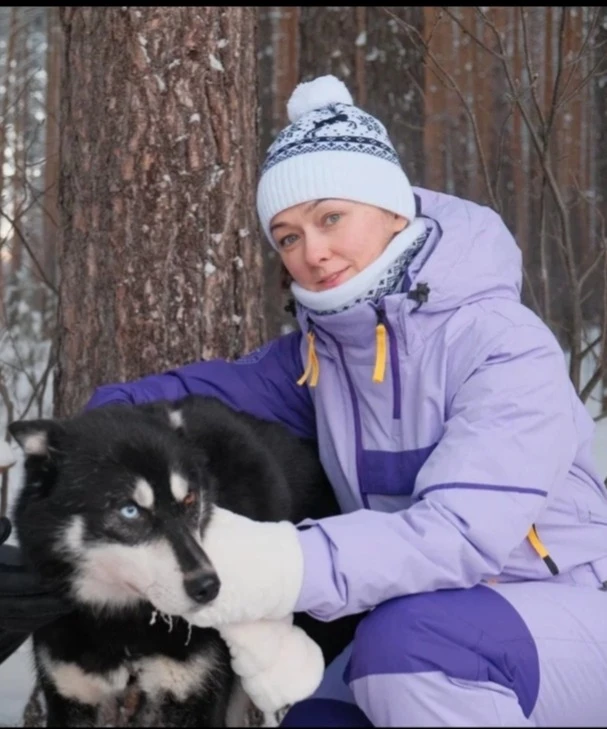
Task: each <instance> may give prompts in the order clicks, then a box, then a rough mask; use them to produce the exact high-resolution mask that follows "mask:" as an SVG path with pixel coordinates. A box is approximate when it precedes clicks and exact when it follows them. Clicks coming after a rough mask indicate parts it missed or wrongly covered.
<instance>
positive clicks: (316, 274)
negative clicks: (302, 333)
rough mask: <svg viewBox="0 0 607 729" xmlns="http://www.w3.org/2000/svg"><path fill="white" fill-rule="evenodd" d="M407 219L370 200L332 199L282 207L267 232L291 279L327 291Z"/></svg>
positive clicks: (359, 266) (369, 259) (380, 248)
mask: <svg viewBox="0 0 607 729" xmlns="http://www.w3.org/2000/svg"><path fill="white" fill-rule="evenodd" d="M407 224H408V221H407V219H406V218H404V217H403V216H402V215H397V214H396V213H390V212H388V211H387V210H382V209H381V208H377V207H375V206H373V205H366V204H364V203H358V202H352V201H350V200H339V199H333V198H331V199H324V200H314V201H312V202H306V203H301V204H300V205H294V206H293V207H292V208H287V210H283V211H282V212H280V213H278V214H277V215H275V216H274V218H273V219H272V221H271V224H270V231H271V233H272V237H273V238H274V241H275V242H276V247H277V248H278V252H279V253H280V257H281V259H282V262H283V263H284V265H285V267H286V269H287V271H288V272H289V273H290V274H291V276H292V277H293V279H294V280H295V282H296V283H298V284H299V285H300V286H301V287H302V288H304V289H307V290H308V291H326V290H327V289H331V288H334V287H336V286H339V285H340V284H342V283H344V282H345V281H347V280H348V279H350V278H352V277H353V276H356V274H357V273H360V271H362V270H363V269H364V268H366V267H367V266H368V265H369V264H370V263H372V262H373V261H374V260H375V259H376V258H378V257H379V256H380V255H381V253H383V251H384V249H385V248H386V246H387V245H388V243H389V242H390V241H391V240H392V238H393V237H394V236H395V235H396V233H399V232H400V231H401V230H403V229H404V228H405V227H406V226H407Z"/></svg>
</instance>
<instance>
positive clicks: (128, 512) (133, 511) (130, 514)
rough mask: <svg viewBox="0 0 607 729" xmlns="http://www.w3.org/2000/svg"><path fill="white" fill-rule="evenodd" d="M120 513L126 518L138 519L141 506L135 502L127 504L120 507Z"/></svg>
mask: <svg viewBox="0 0 607 729" xmlns="http://www.w3.org/2000/svg"><path fill="white" fill-rule="evenodd" d="M120 513H121V514H122V516H123V517H124V518H125V519H136V518H137V517H138V516H139V515H140V513H141V512H140V511H139V507H138V506H135V504H127V505H126V506H123V507H122V509H120Z"/></svg>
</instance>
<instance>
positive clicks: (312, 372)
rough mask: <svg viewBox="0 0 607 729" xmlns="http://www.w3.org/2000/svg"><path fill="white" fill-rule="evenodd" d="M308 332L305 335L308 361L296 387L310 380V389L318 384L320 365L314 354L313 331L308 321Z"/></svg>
mask: <svg viewBox="0 0 607 729" xmlns="http://www.w3.org/2000/svg"><path fill="white" fill-rule="evenodd" d="M308 328H309V331H308V333H307V334H306V337H307V338H308V361H307V363H306V369H305V371H304V373H303V375H302V376H301V377H300V378H299V380H297V384H298V385H300V386H301V385H304V384H305V383H306V382H307V381H308V379H309V380H310V387H316V385H317V384H318V378H319V377H320V365H319V363H318V355H317V354H316V348H315V346H314V331H313V330H312V324H311V322H310V320H309V319H308Z"/></svg>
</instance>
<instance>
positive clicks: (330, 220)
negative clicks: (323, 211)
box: [325, 213, 341, 225]
mask: <svg viewBox="0 0 607 729" xmlns="http://www.w3.org/2000/svg"><path fill="white" fill-rule="evenodd" d="M340 218H341V213H331V214H330V215H327V217H326V218H325V222H326V223H327V225H335V223H337V222H339V220H340Z"/></svg>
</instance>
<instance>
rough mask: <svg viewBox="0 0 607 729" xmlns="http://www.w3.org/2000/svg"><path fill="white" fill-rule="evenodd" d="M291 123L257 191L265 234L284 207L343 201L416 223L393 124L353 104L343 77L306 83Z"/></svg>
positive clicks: (293, 101)
mask: <svg viewBox="0 0 607 729" xmlns="http://www.w3.org/2000/svg"><path fill="white" fill-rule="evenodd" d="M287 112H288V116H289V121H291V122H292V123H291V124H290V125H289V126H288V127H286V128H285V129H283V131H282V132H281V133H280V134H279V135H278V137H277V138H276V140H275V141H274V142H273V144H272V145H271V146H270V148H269V150H268V153H267V156H266V159H265V162H264V164H263V167H262V171H261V179H260V181H259V186H258V188H257V212H258V215H259V219H260V221H261V225H262V227H263V229H264V232H265V234H266V236H267V238H268V240H269V241H270V243H271V244H272V246H274V247H275V248H276V243H275V242H274V240H273V239H272V235H271V234H270V223H271V221H272V218H273V217H274V216H275V215H276V214H277V213H280V212H281V211H282V210H286V209H287V208H290V207H292V206H293V205H299V204H300V203H303V202H308V201H311V200H319V199H322V198H340V199H345V200H353V201H355V202H361V203H367V204H368V205H375V206H376V207H379V208H384V209H385V210H389V211H390V212H393V213H398V214H400V215H403V216H404V217H406V218H407V219H408V220H410V221H411V220H413V219H414V218H415V200H414V197H413V190H412V189H411V184H410V182H409V180H408V178H407V175H406V174H405V172H404V170H403V168H402V167H401V165H400V162H399V159H398V155H397V154H396V150H395V149H394V147H393V145H392V143H391V141H390V139H389V137H388V133H387V132H386V129H385V127H384V126H383V124H381V122H379V121H378V120H377V119H375V118H374V117H373V116H371V115H370V114H367V113H366V112H364V111H362V110H361V109H358V108H357V107H356V106H354V105H353V100H352V96H351V95H350V92H349V91H348V89H347V88H346V86H345V85H344V83H343V82H342V81H340V80H339V79H337V78H335V76H320V77H319V78H316V79H314V80H313V81H309V82H308V83H302V84H299V85H298V86H297V87H296V89H295V91H293V93H292V95H291V98H290V99H289V102H288V104H287Z"/></svg>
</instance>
